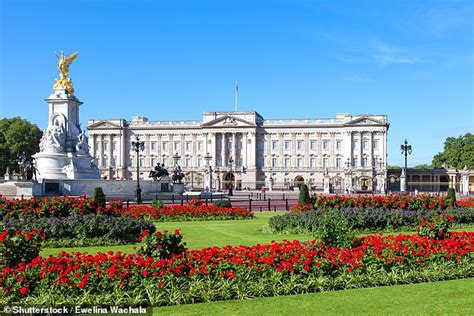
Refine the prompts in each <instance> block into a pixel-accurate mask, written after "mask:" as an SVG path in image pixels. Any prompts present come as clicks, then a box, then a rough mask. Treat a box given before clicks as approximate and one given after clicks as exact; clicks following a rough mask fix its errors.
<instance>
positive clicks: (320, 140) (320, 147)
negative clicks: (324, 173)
mask: <svg viewBox="0 0 474 316" xmlns="http://www.w3.org/2000/svg"><path fill="white" fill-rule="evenodd" d="M317 136H318V137H317V138H318V139H317V141H316V154H317V155H318V159H317V161H316V166H319V167H321V168H322V167H323V155H322V152H323V133H321V132H318V133H317Z"/></svg>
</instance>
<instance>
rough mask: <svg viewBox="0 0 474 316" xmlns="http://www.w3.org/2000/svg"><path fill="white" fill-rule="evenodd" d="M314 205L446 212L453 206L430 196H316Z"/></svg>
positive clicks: (317, 206)
mask: <svg viewBox="0 0 474 316" xmlns="http://www.w3.org/2000/svg"><path fill="white" fill-rule="evenodd" d="M312 203H313V205H314V207H315V208H320V207H372V208H386V209H399V210H419V209H428V210H440V209H441V210H444V209H446V208H448V207H451V206H453V202H452V201H451V200H450V199H448V198H439V197H431V196H429V195H424V194H421V195H416V196H410V195H401V194H395V195H348V196H346V195H314V196H313V197H312Z"/></svg>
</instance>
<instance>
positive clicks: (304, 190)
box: [298, 183, 311, 205]
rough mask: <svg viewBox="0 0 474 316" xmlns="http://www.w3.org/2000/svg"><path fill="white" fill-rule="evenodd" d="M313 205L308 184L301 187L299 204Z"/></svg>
mask: <svg viewBox="0 0 474 316" xmlns="http://www.w3.org/2000/svg"><path fill="white" fill-rule="evenodd" d="M308 203H311V198H310V197H309V191H308V186H307V185H306V184H304V183H303V184H301V185H300V195H299V197H298V204H300V205H302V204H308Z"/></svg>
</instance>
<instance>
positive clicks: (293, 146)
mask: <svg viewBox="0 0 474 316" xmlns="http://www.w3.org/2000/svg"><path fill="white" fill-rule="evenodd" d="M290 159H291V161H292V163H291V165H292V166H293V168H296V159H297V157H296V133H291V158H290Z"/></svg>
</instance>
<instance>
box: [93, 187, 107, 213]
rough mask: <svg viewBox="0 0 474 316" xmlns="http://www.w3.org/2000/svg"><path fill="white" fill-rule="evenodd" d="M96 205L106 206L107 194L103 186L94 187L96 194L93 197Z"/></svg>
mask: <svg viewBox="0 0 474 316" xmlns="http://www.w3.org/2000/svg"><path fill="white" fill-rule="evenodd" d="M92 199H93V200H94V203H95V205H97V206H101V207H103V208H105V194H104V191H103V190H102V188H101V187H97V188H95V189H94V196H93V197H92Z"/></svg>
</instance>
